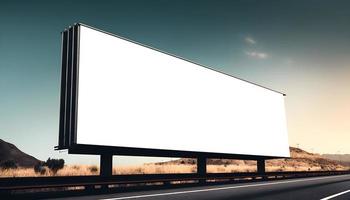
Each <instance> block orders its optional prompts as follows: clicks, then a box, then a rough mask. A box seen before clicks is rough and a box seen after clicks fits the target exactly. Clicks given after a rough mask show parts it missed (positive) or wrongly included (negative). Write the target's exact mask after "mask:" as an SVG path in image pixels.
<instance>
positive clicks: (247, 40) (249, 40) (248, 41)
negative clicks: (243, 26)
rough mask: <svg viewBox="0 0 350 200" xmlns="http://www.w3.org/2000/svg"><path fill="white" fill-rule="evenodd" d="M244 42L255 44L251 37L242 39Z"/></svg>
mask: <svg viewBox="0 0 350 200" xmlns="http://www.w3.org/2000/svg"><path fill="white" fill-rule="evenodd" d="M244 41H245V42H246V43H248V44H256V41H255V40H254V39H253V38H251V37H246V38H244Z"/></svg>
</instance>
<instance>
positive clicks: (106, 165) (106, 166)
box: [100, 154, 113, 177]
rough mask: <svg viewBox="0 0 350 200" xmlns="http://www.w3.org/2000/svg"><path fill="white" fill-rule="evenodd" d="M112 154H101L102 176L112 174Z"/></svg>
mask: <svg viewBox="0 0 350 200" xmlns="http://www.w3.org/2000/svg"><path fill="white" fill-rule="evenodd" d="M112 159H113V156H112V154H101V156H100V176H104V177H107V176H112V166H113V163H112Z"/></svg>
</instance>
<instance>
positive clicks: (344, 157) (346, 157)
mask: <svg viewBox="0 0 350 200" xmlns="http://www.w3.org/2000/svg"><path fill="white" fill-rule="evenodd" d="M321 156H322V157H323V158H326V159H330V160H336V161H339V162H341V163H344V164H346V165H350V154H322V155H321Z"/></svg>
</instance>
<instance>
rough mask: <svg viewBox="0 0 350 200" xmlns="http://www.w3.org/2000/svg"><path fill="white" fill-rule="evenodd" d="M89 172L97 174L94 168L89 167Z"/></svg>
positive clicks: (96, 169)
mask: <svg viewBox="0 0 350 200" xmlns="http://www.w3.org/2000/svg"><path fill="white" fill-rule="evenodd" d="M89 170H90V172H91V173H97V171H98V168H97V167H96V166H91V167H89Z"/></svg>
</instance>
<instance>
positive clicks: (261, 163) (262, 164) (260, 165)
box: [257, 159, 265, 174]
mask: <svg viewBox="0 0 350 200" xmlns="http://www.w3.org/2000/svg"><path fill="white" fill-rule="evenodd" d="M257 172H258V174H265V159H258V160H257Z"/></svg>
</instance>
